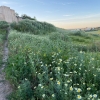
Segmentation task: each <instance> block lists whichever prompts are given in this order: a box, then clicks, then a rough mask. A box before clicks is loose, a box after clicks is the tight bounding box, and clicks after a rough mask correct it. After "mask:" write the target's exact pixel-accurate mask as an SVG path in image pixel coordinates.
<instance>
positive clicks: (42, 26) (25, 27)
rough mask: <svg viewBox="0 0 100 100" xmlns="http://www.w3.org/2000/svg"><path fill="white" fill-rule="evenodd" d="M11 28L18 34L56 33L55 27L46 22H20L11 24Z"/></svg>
mask: <svg viewBox="0 0 100 100" xmlns="http://www.w3.org/2000/svg"><path fill="white" fill-rule="evenodd" d="M11 27H12V28H13V29H15V30H17V31H20V32H30V33H32V34H47V33H50V32H54V31H56V28H55V26H53V25H52V24H49V23H46V22H39V21H32V20H22V21H20V22H18V23H15V22H14V23H12V24H11Z"/></svg>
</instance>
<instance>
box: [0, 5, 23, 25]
mask: <svg viewBox="0 0 100 100" xmlns="http://www.w3.org/2000/svg"><path fill="white" fill-rule="evenodd" d="M20 20H22V19H21V18H20V17H17V16H16V13H15V11H14V10H12V9H10V7H6V6H0V21H6V22H9V23H12V22H18V21H20Z"/></svg>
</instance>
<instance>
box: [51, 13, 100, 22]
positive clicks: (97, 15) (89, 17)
mask: <svg viewBox="0 0 100 100" xmlns="http://www.w3.org/2000/svg"><path fill="white" fill-rule="evenodd" d="M66 16H69V15H66ZM99 17H100V13H98V14H91V15H85V16H72V17H70V18H68V17H67V19H66V18H63V19H56V20H50V21H52V22H61V21H70V20H72V21H75V20H77V21H79V20H83V21H84V20H86V19H88V20H91V19H93V18H95V19H96V18H99Z"/></svg>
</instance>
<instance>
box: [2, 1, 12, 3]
mask: <svg viewBox="0 0 100 100" xmlns="http://www.w3.org/2000/svg"><path fill="white" fill-rule="evenodd" d="M1 4H11V3H10V2H6V1H2V2H1Z"/></svg>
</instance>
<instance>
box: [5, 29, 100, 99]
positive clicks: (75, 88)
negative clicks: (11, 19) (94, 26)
mask: <svg viewBox="0 0 100 100" xmlns="http://www.w3.org/2000/svg"><path fill="white" fill-rule="evenodd" d="M75 34H77V35H75ZM99 38H100V37H95V36H93V35H92V34H89V35H86V34H84V33H71V32H70V31H65V30H61V29H59V30H58V31H57V32H53V33H50V34H46V35H32V34H28V33H24V34H23V33H22V32H17V31H13V30H12V31H11V32H10V34H9V41H8V43H9V45H8V47H9V59H8V66H7V67H6V70H5V72H6V78H7V79H8V80H9V81H10V82H11V83H12V84H13V86H14V92H13V93H12V94H11V95H10V96H9V100H47V99H48V100H68V99H69V100H88V99H89V100H91V99H94V100H99V99H100V86H99V85H100V78H99V76H100V52H99V50H97V51H96V50H95V49H96V48H97V47H99V41H100V40H99ZM91 41H92V43H91ZM91 44H92V45H94V46H93V48H92V45H91ZM79 45H80V47H78V46H79ZM84 45H85V46H86V47H85V48H84V49H86V50H83V49H82V46H84ZM89 46H90V47H89ZM88 47H89V48H88ZM79 48H80V49H79ZM91 48H92V50H93V51H92V50H91ZM78 49H79V50H78ZM82 50H83V51H82Z"/></svg>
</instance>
